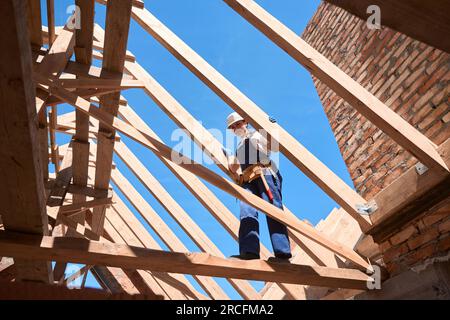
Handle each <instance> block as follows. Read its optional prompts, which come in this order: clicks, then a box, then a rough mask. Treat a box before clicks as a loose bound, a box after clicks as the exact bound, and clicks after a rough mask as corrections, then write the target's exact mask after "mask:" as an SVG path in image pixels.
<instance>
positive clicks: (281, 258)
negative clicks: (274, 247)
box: [268, 253, 292, 263]
mask: <svg viewBox="0 0 450 320" xmlns="http://www.w3.org/2000/svg"><path fill="white" fill-rule="evenodd" d="M290 258H292V255H291V254H287V253H276V254H275V257H270V258H269V259H268V261H269V262H278V263H290V261H289V259H290Z"/></svg>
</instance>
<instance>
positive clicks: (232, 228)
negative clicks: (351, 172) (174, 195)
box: [119, 106, 301, 299]
mask: <svg viewBox="0 0 450 320" xmlns="http://www.w3.org/2000/svg"><path fill="white" fill-rule="evenodd" d="M119 114H120V116H121V117H122V119H124V120H125V121H126V122H128V123H129V124H131V123H133V124H134V125H135V126H136V127H139V128H140V130H142V131H143V132H144V133H146V134H148V135H150V136H152V137H155V139H157V140H158V141H162V140H161V139H160V138H159V137H158V136H157V135H156V134H155V133H154V132H153V131H152V130H151V129H150V127H149V126H148V125H147V124H146V123H145V122H144V121H143V120H142V119H141V118H140V117H139V116H138V115H137V114H136V112H135V111H134V110H133V108H131V107H130V106H127V107H122V106H121V107H119ZM156 156H158V155H156ZM158 158H159V159H160V160H161V161H162V162H163V163H164V164H165V165H166V166H167V167H168V168H169V170H171V171H172V173H173V174H174V175H175V176H176V177H177V178H178V179H179V180H180V181H181V182H182V183H183V184H184V185H185V187H186V188H187V189H188V190H189V191H190V192H191V193H192V194H193V195H194V196H195V197H196V198H197V200H199V201H200V203H201V204H202V205H203V206H204V207H205V208H206V209H207V210H208V211H209V212H210V213H211V214H212V215H213V216H214V218H215V219H216V220H217V221H218V222H219V223H220V224H221V225H222V226H223V227H224V228H225V230H227V232H228V233H229V234H230V235H231V236H232V237H233V238H234V239H235V240H236V241H237V240H238V232H239V220H238V219H237V218H236V216H235V215H234V214H233V213H232V212H231V211H230V210H229V209H228V208H227V207H226V206H225V205H224V204H223V203H222V201H220V200H219V199H218V198H217V196H216V195H215V194H214V193H213V192H211V190H210V189H209V188H208V187H207V186H206V185H205V184H204V183H203V182H202V181H201V180H200V179H199V178H197V177H196V176H195V175H194V174H192V173H191V172H189V171H188V170H186V169H184V168H182V167H180V166H179V165H177V164H175V163H174V162H171V161H169V160H166V159H165V158H163V157H161V156H158ZM260 250H261V256H262V257H263V258H268V257H270V256H271V255H272V254H271V253H270V251H269V250H268V249H267V248H266V247H265V246H264V244H261V248H260ZM280 286H281V288H282V289H283V290H284V291H285V292H286V293H287V294H288V295H289V296H291V297H292V298H294V299H300V298H301V296H299V295H298V294H297V290H292V285H290V284H280Z"/></svg>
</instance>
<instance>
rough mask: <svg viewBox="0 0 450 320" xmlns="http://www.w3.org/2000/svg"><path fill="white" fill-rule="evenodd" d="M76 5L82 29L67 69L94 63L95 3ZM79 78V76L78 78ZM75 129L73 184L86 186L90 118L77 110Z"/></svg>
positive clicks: (90, 0) (80, 199)
mask: <svg viewBox="0 0 450 320" xmlns="http://www.w3.org/2000/svg"><path fill="white" fill-rule="evenodd" d="M75 5H77V6H78V7H79V8H80V15H81V17H80V18H81V29H77V30H75V47H74V52H75V61H76V62H69V63H68V64H67V65H66V69H67V68H68V67H69V66H70V65H73V64H74V63H76V64H83V65H86V66H87V65H90V64H91V63H92V42H93V38H94V18H95V10H94V9H95V3H94V1H93V0H76V1H75ZM77 78H79V76H77ZM75 127H76V130H75V132H74V140H75V141H77V143H76V144H74V145H73V159H74V161H73V166H72V172H73V184H75V185H78V186H85V185H86V184H87V179H88V165H89V142H88V141H89V137H90V132H89V116H87V115H86V114H84V113H83V112H80V111H79V110H75ZM85 200H86V197H85V196H84V195H80V194H75V195H74V196H73V201H74V203H77V202H83V201H85ZM84 220H85V215H84V214H81V215H79V216H78V217H77V218H76V221H78V222H80V223H81V224H83V223H84Z"/></svg>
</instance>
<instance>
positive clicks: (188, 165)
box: [36, 74, 370, 269]
mask: <svg viewBox="0 0 450 320" xmlns="http://www.w3.org/2000/svg"><path fill="white" fill-rule="evenodd" d="M36 78H37V79H38V80H39V81H41V82H42V83H44V84H46V85H50V86H51V88H52V93H53V94H54V95H56V96H58V97H59V98H61V99H63V100H64V101H66V102H67V103H70V104H71V105H73V106H75V107H76V108H77V109H79V110H83V111H84V112H86V113H88V114H89V115H90V116H92V117H94V118H97V119H98V120H99V121H101V122H102V123H104V124H105V125H107V126H110V127H111V128H114V129H115V130H118V131H120V132H122V133H123V134H125V135H127V136H128V137H130V138H132V139H134V140H136V141H137V142H139V143H141V144H142V145H144V146H146V147H148V148H149V149H150V150H152V151H153V152H155V153H157V154H159V155H161V156H162V157H165V158H166V159H169V160H171V161H172V156H173V154H178V153H177V152H175V151H174V150H172V149H170V148H169V147H168V146H166V145H165V144H163V143H161V142H160V141H158V140H157V139H155V138H154V137H151V136H149V135H147V134H145V133H143V132H141V131H139V130H138V129H136V128H135V127H133V126H131V125H129V124H127V123H125V122H124V121H122V120H120V119H118V118H117V117H113V116H111V115H110V114H107V113H105V112H103V111H102V110H99V109H98V108H97V107H95V106H92V105H91V104H90V103H89V102H88V101H86V100H84V99H82V98H80V97H76V96H74V95H72V94H71V93H70V92H69V91H67V90H65V89H63V88H61V87H59V86H56V85H54V84H53V82H52V80H50V79H45V78H43V77H42V76H40V75H38V74H36ZM178 158H179V159H177V161H179V162H180V165H181V166H182V167H184V168H185V169H187V170H189V171H191V172H193V173H195V174H196V175H198V176H199V177H201V178H203V179H205V180H207V181H208V182H210V183H212V184H214V185H215V186H217V187H218V188H220V189H222V190H224V191H225V192H227V193H229V194H231V195H232V196H234V197H236V198H238V199H240V200H242V201H245V202H248V203H250V204H252V205H253V206H254V207H255V208H257V209H258V210H261V211H262V212H265V213H266V214H268V215H269V216H270V217H272V218H274V219H276V220H278V221H280V222H282V223H284V224H286V225H287V226H289V227H291V228H293V229H294V230H296V231H298V232H300V233H301V234H303V235H305V236H307V237H308V238H310V239H312V240H314V241H316V242H318V243H320V244H321V245H323V246H325V247H327V248H329V249H330V250H332V251H334V252H336V253H338V254H339V255H341V256H343V257H345V258H347V259H349V260H350V261H352V262H354V263H355V264H356V265H358V266H360V267H362V268H364V269H365V268H369V267H370V265H369V264H368V262H367V261H366V260H364V259H363V258H362V257H360V256H359V255H358V254H356V253H355V252H354V251H353V250H351V249H349V248H345V247H343V246H342V245H340V244H338V243H335V242H333V241H332V240H330V239H327V238H325V237H323V236H322V235H321V234H320V233H318V232H317V231H316V230H315V229H314V228H313V227H311V226H309V225H308V224H306V223H304V222H302V221H299V220H298V219H296V218H293V217H292V216H289V215H286V214H284V211H283V210H281V209H279V208H277V207H275V206H273V205H272V204H270V203H268V202H266V201H264V200H263V199H261V198H259V197H258V196H255V195H253V194H250V193H248V192H247V191H246V190H244V189H242V188H241V187H239V186H238V185H236V184H234V183H233V182H231V181H229V180H227V179H225V178H223V177H221V176H219V175H217V174H216V173H214V172H212V171H210V170H209V169H207V168H205V167H203V166H202V165H200V164H197V163H195V162H193V161H192V160H191V159H189V158H186V157H184V156H183V155H181V154H180V155H179V157H178Z"/></svg>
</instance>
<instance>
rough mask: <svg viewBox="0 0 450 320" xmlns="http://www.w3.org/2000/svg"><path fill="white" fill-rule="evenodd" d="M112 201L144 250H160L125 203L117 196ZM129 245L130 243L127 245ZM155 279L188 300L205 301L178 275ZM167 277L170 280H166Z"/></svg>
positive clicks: (116, 210) (165, 275)
mask: <svg viewBox="0 0 450 320" xmlns="http://www.w3.org/2000/svg"><path fill="white" fill-rule="evenodd" d="M114 200H115V201H116V203H114V205H113V206H112V207H113V209H114V210H115V212H116V213H117V217H120V218H121V219H122V220H123V222H124V223H125V224H126V225H127V226H128V228H129V230H130V231H131V232H132V233H133V234H134V235H135V236H136V238H137V239H138V240H139V241H140V242H141V243H142V245H143V246H144V247H145V248H148V249H155V250H162V249H161V247H160V246H159V244H158V243H157V242H156V241H155V239H154V238H153V237H152V236H151V235H150V233H149V232H148V231H147V229H145V227H144V226H143V225H142V223H141V222H140V221H139V220H138V219H137V218H136V216H135V215H134V213H133V212H131V211H130V209H128V207H127V206H126V205H125V203H124V202H123V201H122V200H121V198H120V197H119V196H118V195H117V196H116V197H115V198H114ZM127 244H128V245H130V243H127ZM152 274H153V275H154V276H155V277H157V278H160V279H161V282H160V283H161V286H163V287H164V286H165V285H164V283H168V284H169V285H171V286H174V287H176V288H178V290H179V291H181V292H183V293H184V294H186V295H187V297H188V298H189V299H200V300H206V299H208V297H206V296H204V295H203V294H201V293H199V292H198V291H197V290H196V289H195V288H194V287H193V286H192V284H191V283H190V282H189V280H187V278H185V277H184V276H183V275H180V274H172V273H169V274H167V273H162V274H161V273H156V272H153V273H152ZM167 277H170V278H172V279H173V280H171V279H170V278H169V279H168V278H167Z"/></svg>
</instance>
